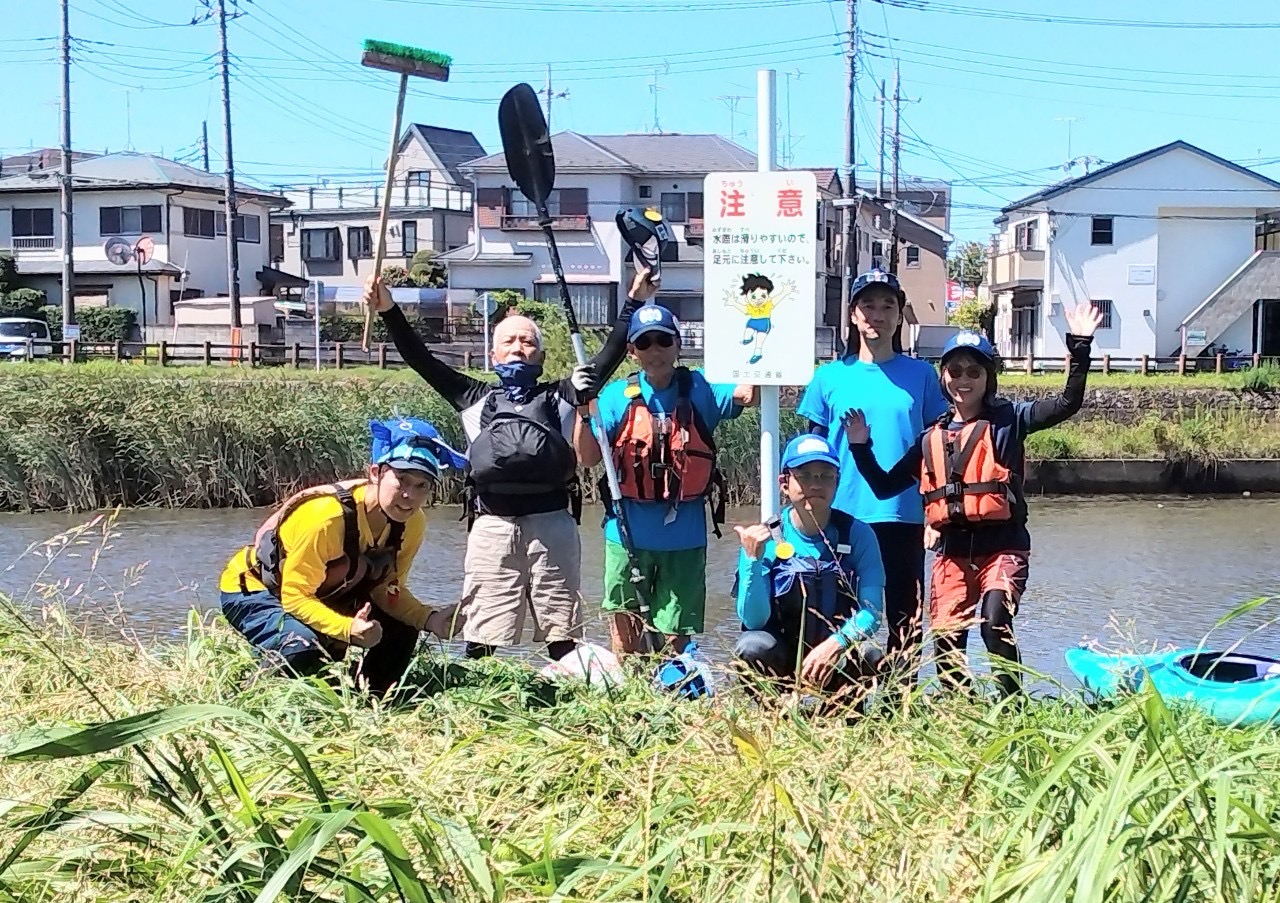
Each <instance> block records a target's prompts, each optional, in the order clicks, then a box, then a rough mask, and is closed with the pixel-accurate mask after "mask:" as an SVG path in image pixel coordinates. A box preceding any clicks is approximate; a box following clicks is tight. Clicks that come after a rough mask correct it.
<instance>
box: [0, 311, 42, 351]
mask: <svg viewBox="0 0 1280 903" xmlns="http://www.w3.org/2000/svg"><path fill="white" fill-rule="evenodd" d="M27 339H31V356H32V357H49V356H50V355H51V354H53V347H52V345H50V344H49V343H50V342H51V341H52V339H51V338H50V336H49V324H48V323H46V322H45V321H44V320H32V319H29V318H27V317H0V360H24V359H25V358H26V356H27Z"/></svg>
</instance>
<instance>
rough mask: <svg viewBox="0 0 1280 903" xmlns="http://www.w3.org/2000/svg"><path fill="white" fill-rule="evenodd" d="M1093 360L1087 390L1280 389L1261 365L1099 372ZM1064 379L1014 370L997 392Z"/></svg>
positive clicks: (1054, 385) (1270, 369)
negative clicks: (1229, 369) (1221, 370)
mask: <svg viewBox="0 0 1280 903" xmlns="http://www.w3.org/2000/svg"><path fill="white" fill-rule="evenodd" d="M1101 366H1102V364H1101V362H1100V361H1099V360H1098V359H1097V358H1096V356H1095V360H1094V368H1095V369H1094V370H1093V371H1091V372H1090V373H1089V380H1088V386H1089V388H1090V389H1121V390H1132V389H1158V390H1178V389H1182V390H1216V389H1225V390H1230V391H1235V392H1271V391H1275V390H1277V389H1280V367H1275V366H1269V365H1264V366H1262V367H1259V368H1258V369H1256V370H1237V371H1234V372H1231V373H1188V374H1187V375H1186V376H1179V375H1178V374H1177V373H1170V372H1159V373H1148V374H1147V375H1146V376H1143V375H1141V374H1139V373H1105V374H1104V373H1102V372H1100V370H1098V369H1097V368H1100V367H1101ZM1064 379H1065V374H1064V373H1036V374H1032V375H1031V376H1028V375H1027V374H1025V373H1022V372H1019V371H1017V370H1006V371H1005V372H1003V373H1001V374H1000V391H1001V392H1016V391H1017V390H1020V389H1058V388H1060V387H1061V386H1062V383H1063V380H1064Z"/></svg>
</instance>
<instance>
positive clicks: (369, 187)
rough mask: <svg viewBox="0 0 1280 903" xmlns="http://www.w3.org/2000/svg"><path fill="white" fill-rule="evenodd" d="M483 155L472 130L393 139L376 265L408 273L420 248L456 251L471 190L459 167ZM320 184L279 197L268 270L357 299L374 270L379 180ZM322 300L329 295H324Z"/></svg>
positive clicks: (412, 130) (429, 129)
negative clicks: (282, 203) (284, 205)
mask: <svg viewBox="0 0 1280 903" xmlns="http://www.w3.org/2000/svg"><path fill="white" fill-rule="evenodd" d="M484 155H485V150H484V147H483V146H481V144H480V142H479V141H477V140H476V137H475V135H473V134H472V133H471V132H464V131H459V130H457V129H447V128H441V127H439V126H430V125H417V124H415V125H411V126H409V127H408V128H407V129H406V130H405V132H404V134H403V135H402V136H401V138H400V150H399V156H398V157H397V161H396V171H395V176H394V178H393V182H392V185H393V187H392V195H391V206H390V209H389V211H388V215H387V253H386V254H385V255H384V257H385V259H384V262H383V266H384V267H385V266H403V267H406V268H407V267H408V266H409V264H410V263H411V261H412V260H413V256H414V255H415V254H416V253H418V252H419V251H422V250H433V251H437V252H439V253H444V252H446V251H451V250H453V249H454V248H458V247H461V246H462V245H464V244H466V242H467V240H468V233H467V230H468V229H469V228H470V226H471V222H472V214H471V198H472V185H471V181H470V179H469V178H467V176H465V175H463V173H462V171H461V169H460V167H461V166H463V165H465V164H467V163H468V162H470V161H472V160H475V159H477V158H480V157H483V156H484ZM375 182H376V184H371V183H370V182H368V181H365V182H362V183H360V184H356V185H340V184H328V185H325V184H319V185H312V186H307V187H302V188H296V189H290V190H288V191H286V196H287V197H288V198H289V200H290V201H291V205H290V207H289V208H288V209H287V210H283V211H280V212H278V213H276V214H274V215H273V216H272V218H271V259H272V261H273V266H275V267H277V268H279V269H280V270H282V271H284V272H285V273H288V274H290V275H292V276H295V277H299V278H300V279H301V280H316V279H318V280H322V281H323V282H324V283H325V286H326V289H327V288H328V287H337V289H338V290H339V291H338V294H337V297H339V298H345V297H348V296H350V297H352V298H358V296H359V292H360V291H361V287H362V286H363V285H364V280H365V279H366V278H368V276H369V275H370V274H371V273H372V272H373V255H374V250H375V243H376V242H377V240H378V219H379V216H380V214H381V204H382V191H383V180H382V179H381V178H378V179H376V180H375ZM326 294H332V293H330V292H328V291H326Z"/></svg>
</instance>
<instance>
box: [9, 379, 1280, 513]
mask: <svg viewBox="0 0 1280 903" xmlns="http://www.w3.org/2000/svg"><path fill="white" fill-rule="evenodd" d="M1196 380H1197V381H1198V380H1199V377H1197V378H1196ZM396 412H398V413H404V414H413V415H416V416H420V417H425V418H427V419H429V420H431V421H433V422H435V423H436V424H437V425H439V426H440V427H441V428H442V429H443V430H444V432H445V433H446V434H448V435H449V436H450V437H451V438H453V439H454V440H455V441H459V442H460V441H461V436H460V435H459V433H460V427H459V423H458V419H457V416H456V414H454V412H453V411H452V410H450V409H448V408H447V406H446V405H444V404H443V403H442V401H441V400H440V398H439V396H437V395H436V394H435V393H434V392H433V391H432V390H431V389H429V388H428V387H427V386H426V385H425V384H424V383H423V382H422V381H421V380H419V379H417V378H416V377H413V376H412V375H404V374H391V375H374V376H370V375H367V374H366V375H351V374H344V373H338V372H330V373H325V374H320V375H315V374H307V373H296V372H293V371H280V370H277V371H254V372H252V373H246V372H243V371H242V372H241V373H239V374H235V373H231V372H229V371H227V370H219V369H208V370H206V369H203V368H201V369H194V370H186V369H183V370H177V369H167V370H161V369H159V368H142V367H129V366H122V365H117V364H111V363H104V364H88V365H81V366H76V367H63V366H58V365H50V366H30V367H27V366H23V367H14V368H11V369H8V370H6V372H4V373H2V374H0V510H37V509H46V508H54V509H63V508H70V509H74V510H82V511H83V510H94V509H101V508H107V507H111V506H114V505H125V506H138V505H154V506H172V507H191V508H199V507H228V506H252V505H266V504H270V503H272V502H274V501H275V500H276V499H278V498H279V497H281V496H282V495H285V494H287V493H288V492H290V491H291V490H292V489H294V488H296V487H299V486H303V485H309V484H311V483H316V482H321V481H325V480H332V479H335V478H338V477H343V476H347V475H350V474H352V473H354V472H356V471H357V470H358V469H359V468H360V467H361V466H362V464H363V462H364V460H365V455H366V449H367V443H368V427H367V423H368V420H369V418H371V417H386V416H391V415H392V414H393V413H396ZM800 427H801V424H800V422H799V420H798V419H797V418H796V417H795V415H794V413H793V412H791V411H784V413H783V432H784V434H785V435H791V434H793V433H794V432H796V431H798V430H799V429H800ZM758 434H759V420H758V417H757V413H756V411H754V410H752V411H748V412H747V413H746V414H745V415H744V416H743V417H742V418H740V419H739V420H737V421H735V422H731V423H726V424H724V425H723V426H722V427H721V428H720V430H719V431H718V432H717V441H718V442H719V443H720V446H721V449H722V455H721V464H722V468H723V470H724V471H725V475H726V477H727V479H728V481H729V484H730V491H731V501H732V502H734V503H744V504H751V503H753V502H755V501H756V493H757V491H758V489H757V487H758V482H759V478H758V476H757V462H758V455H759V453H758V441H759V440H758ZM1029 451H1030V453H1031V454H1032V456H1033V457H1050V458H1071V457H1075V458H1079V457H1127V458H1151V457H1156V458H1159V457H1171V458H1177V457H1190V458H1196V459H1202V460H1211V459H1213V458H1232V457H1257V456H1263V457H1280V423H1277V422H1274V421H1273V420H1272V419H1271V418H1269V417H1268V416H1267V415H1266V414H1265V413H1264V412H1258V411H1251V410H1249V409H1246V408H1240V409H1238V410H1233V409H1230V408H1225V409H1221V408H1215V409H1213V410H1208V411H1206V410H1200V409H1196V410H1186V411H1184V412H1182V413H1181V415H1179V416H1176V417H1173V418H1171V419H1170V418H1156V417H1149V418H1147V419H1146V420H1143V421H1141V422H1139V423H1136V424H1130V425H1118V424H1111V423H1102V422H1097V423H1094V422H1090V421H1088V420H1085V419H1079V420H1076V421H1072V422H1071V423H1069V424H1067V425H1065V426H1063V427H1061V428H1059V429H1056V430H1053V431H1050V432H1048V433H1044V434H1041V435H1039V436H1036V437H1034V438H1033V440H1032V443H1031V445H1030V449H1029ZM457 489H458V484H457V482H456V481H453V482H451V483H450V484H449V485H448V486H447V487H446V493H447V494H449V495H450V496H451V497H452V496H453V495H455V494H456V492H457Z"/></svg>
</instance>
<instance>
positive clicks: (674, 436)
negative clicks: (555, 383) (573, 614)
mask: <svg viewBox="0 0 1280 903" xmlns="http://www.w3.org/2000/svg"><path fill="white" fill-rule="evenodd" d="M627 343H628V346H629V348H630V350H631V355H632V357H633V358H635V360H636V362H637V363H638V364H639V365H640V372H639V373H636V374H634V375H632V376H631V377H630V378H628V379H626V380H618V381H617V382H614V383H612V384H610V385H609V386H606V387H605V388H604V390H602V391H601V392H600V396H599V399H598V403H599V406H600V418H601V420H602V421H603V425H604V430H605V433H606V435H607V436H608V438H609V444H610V448H609V450H608V453H609V454H611V455H613V460H614V464H615V465H616V467H617V471H618V482H619V484H620V487H621V489H622V497H623V498H622V505H623V506H624V511H623V513H624V516H625V517H626V519H627V526H628V527H629V530H630V538H631V542H632V545H633V546H634V548H633V550H632V551H634V552H635V554H636V559H637V562H638V564H639V566H640V568H641V571H642V575H643V578H644V581H645V587H646V589H647V592H648V599H649V603H650V606H651V618H652V627H653V628H654V629H655V630H656V631H657V632H658V633H660V634H662V635H664V636H665V637H666V638H667V642H668V643H669V644H670V645H671V646H672V647H673V648H674V649H675V651H676V652H677V653H683V652H684V651H685V649H686V648H687V646H688V645H689V642H690V640H691V638H692V637H693V636H694V635H696V634H699V633H702V631H703V626H704V625H703V621H704V612H705V609H706V597H707V581H706V571H707V520H706V509H707V507H708V504H709V503H710V506H711V507H712V525H713V526H714V527H716V535H717V536H718V535H719V529H718V525H719V523H722V522H723V520H724V497H723V486H722V481H721V479H720V473H719V470H718V469H717V468H716V460H715V455H716V447H715V443H714V441H713V439H712V434H713V433H714V432H715V429H716V426H717V425H719V423H720V422H721V421H722V420H730V419H733V418H735V417H737V416H738V415H739V414H741V413H742V409H743V407H744V406H745V405H750V404H752V403H754V401H755V387H754V386H745V385H744V386H732V385H721V384H712V383H709V382H707V379H706V377H705V376H703V374H702V371H701V370H690V369H689V368H687V367H682V366H679V365H678V363H677V362H678V361H679V358H680V324H679V322H678V321H677V320H676V318H675V317H674V316H673V315H672V313H671V311H669V310H667V309H666V308H665V307H661V306H659V305H657V304H646V305H644V306H643V307H640V308H638V309H637V310H636V312H635V313H634V314H632V315H631V325H630V329H629V330H628V332H627ZM583 410H585V409H583ZM575 450H576V451H577V453H578V458H579V461H580V462H581V464H582V466H584V467H593V466H595V465H596V464H598V463H599V462H600V457H601V450H600V447H599V445H597V444H596V441H595V439H594V437H592V436H591V434H590V433H587V432H586V431H582V432H580V433H577V434H575ZM717 495H718V497H717ZM601 496H602V497H604V498H608V496H609V491H608V489H607V488H602V492H601ZM604 531H605V551H604V601H603V603H602V606H601V607H602V608H603V609H604V611H605V612H607V613H609V614H610V616H611V634H612V642H613V651H614V653H615V654H617V655H623V654H626V653H634V652H638V651H640V648H641V638H642V637H643V635H644V634H643V628H642V626H641V624H640V623H639V618H638V617H637V615H636V612H637V611H638V610H639V600H638V599H637V597H636V594H635V590H634V588H633V586H632V583H631V569H630V562H629V561H628V558H627V551H626V549H625V548H624V547H623V545H622V536H621V533H620V532H619V530H618V521H617V517H616V515H615V514H614V512H613V511H612V509H610V510H609V511H608V512H607V513H606V519H605V524H604Z"/></svg>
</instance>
